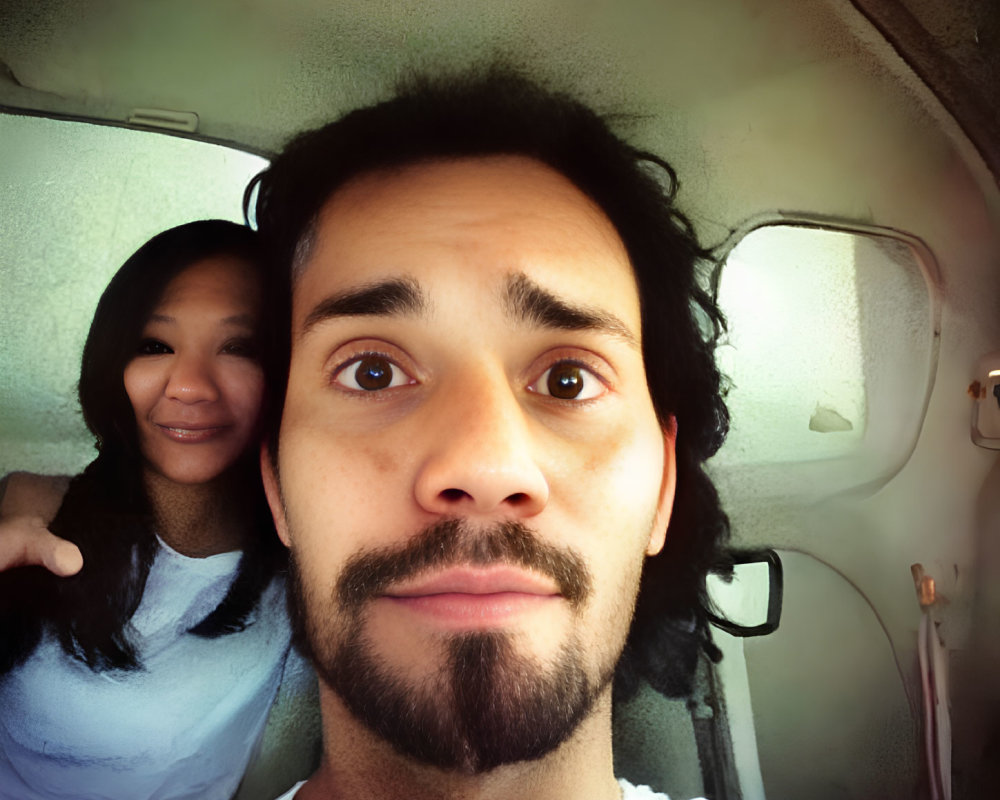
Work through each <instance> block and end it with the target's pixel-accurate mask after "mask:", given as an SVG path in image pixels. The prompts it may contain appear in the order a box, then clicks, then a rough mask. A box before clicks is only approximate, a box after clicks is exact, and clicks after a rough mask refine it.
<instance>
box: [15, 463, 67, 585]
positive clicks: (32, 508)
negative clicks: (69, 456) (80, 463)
mask: <svg viewBox="0 0 1000 800" xmlns="http://www.w3.org/2000/svg"><path fill="white" fill-rule="evenodd" d="M68 486H69V477H68V476H65V475H35V474H32V473H30V472H12V473H11V474H10V475H5V476H4V477H3V479H2V480H0V572H2V571H3V570H6V569H13V568H14V567H27V566H33V565H35V566H40V567H45V568H46V569H47V570H48V571H49V572H51V573H53V574H55V575H58V576H60V577H63V578H65V577H67V576H69V575H75V574H76V573H78V572H79V571H80V569H81V568H82V567H83V556H82V555H81V554H80V548H79V547H77V546H76V545H75V544H73V543H72V542H68V541H66V540H65V539H60V538H59V537H58V536H56V535H55V534H54V533H52V532H51V531H50V530H49V529H48V524H49V522H51V521H52V519H53V518H54V517H55V515H56V512H57V511H58V510H59V505H60V504H61V503H62V499H63V495H64V494H66V488H67V487H68Z"/></svg>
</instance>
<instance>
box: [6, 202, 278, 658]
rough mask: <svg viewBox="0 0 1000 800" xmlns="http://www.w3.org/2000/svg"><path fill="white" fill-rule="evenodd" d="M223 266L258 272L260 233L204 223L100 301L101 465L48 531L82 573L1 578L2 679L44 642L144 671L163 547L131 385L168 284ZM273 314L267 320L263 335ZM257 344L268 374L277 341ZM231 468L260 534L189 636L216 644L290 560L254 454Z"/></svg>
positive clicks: (151, 244)
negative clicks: (144, 639) (145, 598)
mask: <svg viewBox="0 0 1000 800" xmlns="http://www.w3.org/2000/svg"><path fill="white" fill-rule="evenodd" d="M215 256H236V257H238V258H239V260H240V261H241V262H242V263H245V264H246V268H247V269H249V270H254V271H255V272H256V273H257V274H258V275H259V274H260V273H261V270H262V262H261V256H260V252H259V248H258V246H257V239H256V234H255V233H254V232H253V231H251V230H250V229H249V228H247V227H244V226H242V225H237V224H235V223H232V222H227V221H224V220H202V221H199V222H191V223H187V224H185V225H180V226H178V227H176V228H171V229H169V230H167V231H164V232H163V233H160V234H158V235H157V236H154V237H153V238H152V239H150V240H149V241H148V242H146V244H144V245H143V246H142V247H140V248H139V249H138V250H137V251H136V252H135V253H134V254H133V255H132V256H131V257H130V258H129V259H128V260H127V261H126V262H125V263H124V264H123V265H122V267H121V269H119V270H118V272H117V273H116V274H115V276H114V277H113V278H112V280H111V282H110V283H109V284H108V287H107V288H106V289H105V290H104V293H103V294H102V295H101V299H100V302H99V303H98V306H97V311H96V312H95V314H94V320H93V322H92V323H91V326H90V332H89V333H88V335H87V341H86V344H85V345H84V348H83V359H82V364H81V369H80V383H79V397H80V407H81V409H82V411H83V418H84V421H85V422H86V423H87V427H88V428H89V429H90V431H91V433H93V434H94V437H95V440H96V441H95V446H96V448H97V452H98V455H97V458H95V459H94V460H93V461H92V462H91V463H90V464H89V465H88V466H87V468H86V469H85V470H84V471H83V472H82V473H81V474H79V475H77V476H76V477H75V478H73V480H72V481H71V482H70V485H69V489H68V491H67V492H66V496H65V498H64V499H63V502H62V505H61V506H60V508H59V511H58V513H57V514H56V516H55V518H54V519H53V520H52V522H51V524H50V525H49V529H50V530H51V531H52V532H53V533H55V534H57V535H58V536H61V537H63V538H64V539H68V540H70V541H72V542H74V543H75V544H76V545H77V546H78V547H79V548H80V551H81V552H82V554H83V569H82V570H81V571H80V572H79V573H78V574H77V575H74V576H72V577H68V578H62V577H56V576H55V575H52V574H50V573H48V572H47V571H46V570H45V569H44V568H42V567H26V568H21V569H15V570H10V571H8V572H6V573H4V574H2V575H0V674H4V673H6V672H7V671H9V670H10V669H12V668H13V667H15V666H17V665H18V664H20V663H22V662H23V661H24V660H25V659H26V658H28V656H30V655H31V653H32V652H34V650H35V648H36V647H37V646H38V643H39V642H40V641H41V638H42V635H43V634H44V633H45V632H46V631H50V632H51V633H52V634H53V635H54V636H56V637H57V638H58V640H59V642H60V643H61V644H62V647H63V649H64V650H65V651H66V652H67V653H68V654H70V655H71V656H73V657H74V658H77V659H79V660H80V661H82V662H84V663H86V664H87V665H88V666H89V667H90V668H91V669H93V670H95V671H97V670H108V669H126V670H127V669H138V668H141V667H142V664H141V660H140V657H139V653H138V652H137V651H136V646H135V642H133V641H132V639H131V637H130V634H129V624H128V623H129V620H130V619H131V618H132V615H133V614H134V613H135V611H136V608H138V606H139V602H140V600H141V599H142V594H143V591H144V588H145V585H146V577H147V575H148V574H149V568H150V566H151V564H152V562H153V558H154V556H155V555H156V551H157V549H158V547H159V543H158V541H157V538H156V535H155V533H154V532H153V515H152V508H151V507H150V503H149V499H148V497H147V495H146V490H145V488H144V485H143V469H142V453H141V451H140V447H139V440H138V433H137V430H136V421H135V415H134V413H133V410H132V404H131V402H130V401H129V398H128V395H127V394H126V392H125V386H124V383H123V379H122V375H123V373H124V370H125V366H126V365H127V364H128V362H129V361H130V360H131V359H132V358H133V357H134V356H135V354H136V352H137V350H138V347H139V343H140V339H141V337H142V331H143V328H144V327H145V324H146V322H147V320H148V319H149V316H150V314H151V313H152V312H153V309H154V308H155V307H156V305H157V303H158V302H159V300H160V297H161V296H162V294H163V291H164V290H165V289H166V287H167V284H169V283H170V281H171V280H172V279H173V278H174V277H176V276H177V275H179V274H180V273H181V272H183V271H184V270H185V269H187V268H188V267H189V266H192V265H193V264H195V263H197V262H199V261H201V260H203V259H206V258H212V257H215ZM266 306H267V304H265V308H264V310H263V312H262V321H261V325H262V326H263V327H265V329H266V327H267V324H268V319H267V317H266V315H267V311H268V309H267V307H266ZM258 339H259V343H258V346H259V348H260V350H259V354H260V358H261V361H262V366H263V367H264V371H265V375H269V364H270V363H271V361H272V354H271V352H270V351H269V349H268V342H269V340H270V337H265V336H258ZM234 469H236V470H238V471H239V472H240V473H241V474H240V475H239V476H238V477H239V479H240V480H241V481H242V483H241V484H240V485H241V486H243V487H245V490H244V491H245V497H246V503H247V506H248V507H249V508H250V510H251V514H250V518H251V520H252V523H251V526H252V528H253V530H251V531H249V532H248V533H249V536H248V537H247V539H246V541H247V544H246V549H245V550H244V552H243V556H242V558H241V560H240V565H239V570H238V572H237V575H236V578H235V579H234V581H233V583H232V585H231V586H230V588H229V591H228V593H227V594H226V596H225V597H224V598H223V600H222V602H221V603H219V605H218V607H216V609H215V610H214V611H212V612H211V613H210V614H209V615H208V616H207V617H206V618H205V619H203V620H202V621H201V622H199V623H198V624H197V625H195V626H194V627H193V628H191V629H190V631H189V632H190V633H192V634H194V635H196V636H204V637H209V638H214V637H218V636H223V635H225V634H227V633H233V632H236V631H239V630H242V629H243V628H245V627H246V626H247V625H248V624H250V623H251V622H252V617H253V613H254V611H255V609H256V606H257V603H258V601H259V599H260V595H261V592H262V591H263V589H264V588H265V587H266V586H267V584H268V582H269V581H270V579H271V577H272V576H273V574H274V572H275V570H276V569H277V568H278V567H279V566H280V564H281V562H282V559H283V557H284V548H283V547H282V546H281V544H280V542H279V541H278V538H277V535H276V534H275V532H274V527H273V522H272V520H271V515H270V512H269V510H268V507H267V502H266V499H265V497H264V491H263V486H262V484H261V479H260V473H259V469H258V466H257V454H256V452H250V453H248V454H247V455H246V456H245V457H244V458H243V459H242V460H241V462H240V463H238V464H237V465H236V466H235V467H234Z"/></svg>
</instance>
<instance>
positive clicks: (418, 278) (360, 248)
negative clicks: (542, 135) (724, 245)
mask: <svg viewBox="0 0 1000 800" xmlns="http://www.w3.org/2000/svg"><path fill="white" fill-rule="evenodd" d="M299 262H300V263H299V265H298V275H297V278H296V280H295V284H294V295H293V297H294V304H295V306H296V313H295V316H296V321H297V323H302V322H303V321H304V316H303V315H304V314H307V313H309V311H308V310H306V309H304V308H303V306H304V304H314V303H315V302H317V295H318V294H323V295H334V294H339V293H342V292H345V291H348V292H349V291H353V290H355V289H357V288H359V287H362V286H363V285H365V284H369V283H376V282H381V281H385V280H389V279H397V278H406V279H407V280H411V281H415V282H416V283H418V284H421V285H423V286H425V287H427V286H429V285H431V284H433V283H434V282H435V280H438V282H439V283H440V279H441V277H442V274H443V273H444V272H445V271H446V269H447V268H448V266H449V265H458V266H459V267H460V270H458V271H456V272H453V278H454V280H457V281H459V282H461V283H462V284H466V285H468V284H476V285H477V286H478V288H479V290H480V291H481V292H482V291H488V292H490V293H491V294H493V295H495V296H497V297H500V298H502V297H506V296H508V295H509V294H510V288H511V286H513V285H514V284H518V285H522V286H524V285H526V284H525V281H524V280H523V278H529V279H530V283H531V284H533V285H534V286H536V287H540V288H542V289H545V290H546V291H548V292H550V293H553V294H555V295H557V296H560V297H562V296H565V298H567V299H568V300H569V301H570V302H571V303H573V302H582V303H584V304H585V305H587V304H593V303H594V298H595V297H596V296H600V295H607V294H609V293H610V294H611V295H612V296H611V297H609V298H608V302H611V303H614V302H615V300H616V299H618V300H619V301H620V302H621V303H624V305H627V306H635V308H636V309H637V308H638V298H637V291H636V287H635V279H634V275H633V272H632V268H631V264H630V262H629V259H628V255H627V253H626V251H625V248H624V245H623V244H622V242H621V240H620V238H619V237H618V234H617V231H616V230H615V228H614V226H613V225H612V224H611V222H610V221H609V220H608V219H607V217H606V216H605V215H604V213H603V212H602V211H601V209H600V208H599V207H598V206H597V205H596V204H595V203H594V202H593V201H592V200H591V199H590V198H589V197H587V196H586V195H584V194H583V193H582V192H581V191H580V190H579V189H577V188H576V187H575V186H574V185H573V184H572V183H571V182H570V181H569V180H568V179H567V178H565V177H564V176H563V175H561V174H560V173H558V172H556V171H555V170H552V169H551V168H549V167H548V166H546V165H544V164H541V163H540V162H537V161H534V160H533V159H528V158H525V157H520V156H497V157H488V158H475V159H453V160H448V161H435V162H428V163H421V164H415V165H410V166H407V167H405V168H401V169H397V170H392V171H389V170H382V171H380V172H373V173H366V174H364V175H362V176H359V177H358V178H355V179H353V180H352V181H350V182H349V183H347V184H345V185H344V186H343V187H341V188H340V189H339V190H338V191H337V192H335V193H334V194H333V195H332V196H331V198H330V199H329V200H328V201H327V202H326V203H325V205H324V207H323V209H322V211H321V213H320V214H319V216H318V217H317V219H316V221H315V224H314V225H313V226H312V230H311V231H310V232H309V233H308V235H307V237H305V238H304V239H303V241H302V242H301V243H300V247H299ZM515 276H522V279H521V280H520V281H518V280H515ZM512 282H513V283H512ZM615 295H622V297H621V298H616V297H615ZM574 298H576V301H574Z"/></svg>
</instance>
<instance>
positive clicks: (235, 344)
mask: <svg viewBox="0 0 1000 800" xmlns="http://www.w3.org/2000/svg"><path fill="white" fill-rule="evenodd" d="M222 352H223V353H225V354H227V355H231V356H242V357H243V358H256V357H257V345H256V344H255V343H254V341H253V339H244V338H240V339H232V340H230V341H228V342H226V344H225V345H223V347H222Z"/></svg>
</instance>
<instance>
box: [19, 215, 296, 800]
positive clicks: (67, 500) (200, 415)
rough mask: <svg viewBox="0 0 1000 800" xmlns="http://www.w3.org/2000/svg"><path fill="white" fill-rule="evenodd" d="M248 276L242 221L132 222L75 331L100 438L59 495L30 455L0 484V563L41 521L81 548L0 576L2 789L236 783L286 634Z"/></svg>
mask: <svg viewBox="0 0 1000 800" xmlns="http://www.w3.org/2000/svg"><path fill="white" fill-rule="evenodd" d="M260 295H261V293H260V260H259V258H258V255H257V245H256V237H255V234H254V233H253V232H252V231H250V230H249V229H247V228H244V227H242V226H239V225H236V224H234V223H231V222H225V221H222V220H206V221H202V222H193V223H188V224H186V225H182V226H179V227H177V228H172V229H170V230H168V231H166V232H164V233H161V234H159V235H157V236H156V237H154V238H153V239H152V240H150V241H149V242H147V243H146V244H145V245H144V246H143V247H141V248H140V249H139V250H138V251H137V252H136V253H135V254H134V255H133V256H132V257H131V258H130V259H129V260H128V261H127V262H126V263H125V264H124V265H123V267H122V268H121V269H120V270H119V271H118V273H117V274H116V275H115V277H114V278H113V279H112V281H111V283H110V284H109V286H108V288H107V289H106V290H105V292H104V294H103V295H102V297H101V301H100V303H99V304H98V308H97V312H96V314H95V316H94V321H93V323H92V325H91V328H90V333H89V335H88V337H87V342H86V345H85V346H84V353H83V362H82V369H81V376H80V404H81V407H82V409H83V414H84V419H85V421H86V422H87V425H88V427H89V428H90V430H91V432H92V433H93V434H94V436H95V438H96V442H97V449H98V456H97V458H96V459H95V460H94V461H93V462H92V463H91V464H90V465H89V466H88V467H87V468H86V469H85V470H84V472H83V473H82V474H80V475H78V476H77V477H75V478H74V479H73V480H72V481H71V482H70V483H69V488H68V490H67V491H66V494H65V497H64V498H62V500H61V505H60V498H59V493H60V490H59V489H57V488H55V487H52V486H51V485H48V484H47V483H46V481H45V479H43V478H39V477H38V476H25V475H19V476H15V477H13V478H11V479H8V480H7V486H6V492H5V493H2V494H0V503H2V505H0V512H2V514H3V517H2V518H0V564H3V563H4V561H5V557H4V549H10V547H12V545H11V542H15V541H17V539H18V537H19V536H23V535H24V534H25V531H26V530H27V534H28V538H30V537H31V536H32V535H34V534H33V531H37V529H38V528H39V527H40V526H44V525H46V524H48V527H49V528H50V529H51V530H52V531H53V532H54V533H55V534H57V535H58V536H61V537H63V538H64V539H67V540H69V541H70V542H72V543H74V544H75V545H76V546H77V548H78V549H79V554H81V555H82V559H83V566H82V569H81V568H80V567H79V559H77V563H76V565H75V570H77V571H78V572H77V574H74V575H72V576H70V577H65V576H63V575H64V573H65V572H74V569H73V568H70V569H67V570H60V576H59V577H57V576H56V575H53V574H48V573H46V572H44V571H42V570H40V569H39V568H38V567H28V568H26V569H15V570H11V571H9V572H7V573H5V574H4V575H2V576H0V641H3V642H4V650H3V653H2V659H0V786H2V787H3V788H4V790H5V791H6V790H11V791H13V792H14V796H19V797H20V796H24V797H33V798H37V797H46V798H47V797H65V796H67V795H74V796H75V795H78V794H81V793H86V794H87V795H88V796H99V797H105V798H118V797H121V798H137V797H154V796H155V797H188V796H199V797H205V798H229V797H231V796H232V795H233V793H234V792H235V790H236V787H237V785H238V784H239V781H240V779H241V777H242V775H243V771H244V769H245V768H246V765H247V762H248V760H249V758H250V754H251V752H252V750H253V748H254V746H255V744H256V742H257V740H258V738H259V735H260V732H261V731H262V730H263V727H264V723H265V721H266V719H267V713H268V709H269V708H270V705H271V702H272V700H273V699H274V696H275V693H276V691H277V687H278V681H279V679H280V678H281V675H282V672H283V670H284V668H285V661H286V658H287V655H288V647H289V627H288V623H287V618H286V614H285V606H284V591H283V583H282V581H281V580H279V579H276V578H275V571H276V569H277V568H278V566H279V565H280V562H281V554H282V550H281V548H280V545H279V543H278V540H277V538H276V537H275V535H274V529H273V526H272V523H271V518H270V515H269V513H268V511H267V507H266V503H265V500H264V495H263V491H262V486H261V481H260V476H259V472H258V470H257V467H256V460H257V442H258V420H259V418H260V414H261V408H262V403H263V390H264V367H265V365H266V363H267V361H268V359H267V351H266V349H265V348H264V347H263V346H262V342H264V341H266V337H265V336H263V335H262V334H263V331H264V318H263V317H264V315H263V311H262V308H261V296H260ZM39 498H41V499H39ZM46 507H48V508H52V509H54V508H58V511H57V512H56V513H55V516H54V518H52V519H50V515H49V514H48V513H47V510H46ZM65 547H68V545H64V548H65ZM62 561H63V563H65V559H63V560H62ZM192 665H196V669H195V670H194V671H192Z"/></svg>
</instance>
